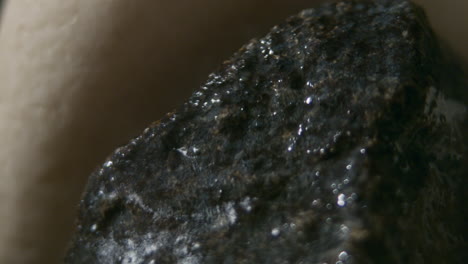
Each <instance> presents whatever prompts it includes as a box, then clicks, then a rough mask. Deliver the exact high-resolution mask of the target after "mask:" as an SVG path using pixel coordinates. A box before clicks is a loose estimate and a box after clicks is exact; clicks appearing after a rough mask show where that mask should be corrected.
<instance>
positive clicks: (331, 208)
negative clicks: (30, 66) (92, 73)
mask: <svg viewBox="0 0 468 264" xmlns="http://www.w3.org/2000/svg"><path fill="white" fill-rule="evenodd" d="M443 50H444V49H442V48H441V47H440V44H439V42H438V41H437V39H436V38H435V36H434V35H433V33H432V31H431V29H430V28H429V26H428V23H427V21H426V18H425V16H424V14H423V12H422V10H420V9H419V8H418V7H416V6H414V5H413V4H410V3H408V2H407V1H374V2H359V3H356V2H351V1H348V2H343V3H336V4H329V5H325V6H323V7H321V8H318V9H310V10H305V11H303V12H302V13H301V14H299V15H297V16H294V17H291V18H290V19H289V20H288V21H287V22H285V23H284V24H281V25H279V26H277V27H274V28H273V29H272V30H271V31H270V33H269V34H268V35H267V36H265V37H264V38H261V39H258V40H253V41H251V42H250V43H249V44H247V45H246V46H244V47H243V48H242V49H241V50H240V51H239V52H238V53H236V54H235V55H234V56H233V57H232V58H231V59H230V60H228V61H226V62H225V63H224V64H223V65H222V67H221V68H220V70H218V71H217V72H215V73H213V74H211V75H210V76H209V79H208V81H207V82H206V83H205V84H204V85H203V86H202V87H201V88H200V89H199V90H197V91H196V92H195V93H194V94H193V95H192V97H191V98H190V99H189V100H188V101H187V102H186V103H185V104H184V105H183V106H181V108H180V109H178V110H177V111H176V112H175V113H172V114H170V115H168V116H167V118H165V119H163V120H162V121H161V122H158V123H156V124H154V125H153V126H151V127H149V128H148V129H146V130H145V131H144V133H143V134H142V135H141V136H139V137H138V138H136V139H134V140H132V141H131V142H130V143H129V144H128V145H126V146H124V147H122V148H120V149H118V150H117V151H116V152H115V153H114V154H113V155H112V156H111V157H110V158H109V160H108V161H107V162H106V163H105V164H104V165H103V166H102V167H101V168H100V169H99V170H97V171H96V172H95V173H94V174H92V175H91V177H90V178H89V183H88V186H87V189H86V192H85V194H84V196H83V199H82V201H81V205H80V216H79V219H78V224H77V230H76V234H75V237H74V240H73V241H72V243H71V246H70V249H69V252H68V254H67V257H66V263H127V264H128V263H135V264H137V263H149V264H155V263H186V264H188V263H192V264H196V263H336V264H344V263H392V264H394V263H466V261H468V260H467V258H466V257H467V253H466V249H467V248H468V247H466V246H467V244H466V243H467V240H466V237H467V236H466V235H467V228H466V217H467V206H466V202H467V201H468V198H467V193H468V188H467V182H466V179H465V178H466V176H467V175H468V174H467V163H468V162H467V155H466V147H467V141H466V137H465V136H466V135H464V134H463V133H464V132H465V133H466V129H467V127H468V126H467V119H466V117H467V113H466V88H467V86H466V84H465V83H464V82H463V79H464V78H465V76H464V74H463V73H462V72H461V71H460V69H459V68H457V66H456V64H454V63H451V62H450V60H448V59H446V58H447V56H446V55H445V53H444V52H443ZM455 97H456V100H455V99H454V98H455Z"/></svg>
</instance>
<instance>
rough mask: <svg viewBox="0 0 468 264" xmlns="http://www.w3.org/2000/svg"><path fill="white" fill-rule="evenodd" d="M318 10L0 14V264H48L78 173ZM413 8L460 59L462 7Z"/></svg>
mask: <svg viewBox="0 0 468 264" xmlns="http://www.w3.org/2000/svg"><path fill="white" fill-rule="evenodd" d="M318 2H323V1H317V0H310V1H307V0H290V1H283V0H254V1H252V0H224V1H219V0H198V1H192V0H181V1H178V2H177V4H175V3H173V2H169V1H157V0H155V1H144V0H132V1H128V0H100V1H95V0H80V1H78V0H75V1H62V0H40V1H37V0H11V1H9V2H7V4H6V6H4V8H3V16H2V23H1V24H0V146H1V148H0V263H56V262H59V260H60V258H61V256H62V254H63V250H64V249H65V247H66V243H67V241H68V239H69V235H70V232H71V228H72V222H73V219H74V216H75V212H76V207H75V206H76V204H77V203H78V200H79V196H80V193H81V191H82V188H83V186H84V184H85V182H86V178H87V176H88V175H89V173H90V172H91V171H92V170H93V169H94V168H95V167H96V166H98V164H100V163H101V162H102V161H103V160H104V159H105V157H106V156H107V155H108V154H109V153H111V151H112V150H113V149H115V148H116V147H117V146H119V145H121V144H124V143H125V142H127V141H128V140H129V139H130V138H131V137H133V136H136V135H138V134H139V133H140V131H142V130H143V129H144V127H146V126H147V125H148V124H149V123H151V122H152V121H155V120H157V119H159V118H160V117H161V116H162V115H163V114H164V113H166V112H168V111H170V110H172V109H173V108H175V107H176V106H177V105H178V104H180V103H181V102H182V101H184V100H185V99H186V98H187V97H188V96H189V94H190V93H191V91H192V90H193V89H195V88H196V87H198V86H199V85H200V84H201V83H202V82H203V81H204V80H205V78H206V77H207V75H208V74H209V73H210V72H211V71H212V70H214V69H215V68H216V67H217V66H218V65H219V64H220V63H221V62H222V61H223V59H226V58H228V57H229V56H230V55H231V54H232V53H233V52H234V51H236V50H237V49H238V48H239V47H240V46H241V45H242V44H244V43H246V42H247V41H248V40H249V39H250V38H252V37H255V36H262V35H263V34H264V33H266V32H267V31H268V29H269V28H270V27H271V26H273V25H274V24H277V23H279V22H281V21H283V20H284V19H285V18H286V17H287V16H289V15H292V14H294V13H297V12H298V11H299V10H301V9H303V8H308V7H313V6H316V5H317V3H318ZM417 2H419V3H420V4H422V5H424V6H425V7H426V9H427V13H428V14H429V16H430V18H431V21H432V22H433V24H434V28H435V29H436V30H437V32H438V33H439V34H440V35H441V36H442V37H443V38H444V39H446V40H447V41H448V42H449V43H450V44H451V45H452V46H453V47H454V49H455V50H457V52H458V54H460V56H463V57H464V58H465V59H468V14H467V11H468V1H466V0H447V1H440V0H418V1H417Z"/></svg>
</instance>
